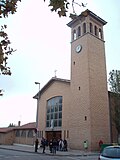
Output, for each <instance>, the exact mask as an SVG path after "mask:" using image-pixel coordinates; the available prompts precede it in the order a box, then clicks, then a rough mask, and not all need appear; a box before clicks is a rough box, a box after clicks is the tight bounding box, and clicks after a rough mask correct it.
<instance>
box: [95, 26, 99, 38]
mask: <svg viewBox="0 0 120 160" xmlns="http://www.w3.org/2000/svg"><path fill="white" fill-rule="evenodd" d="M97 32H98V31H97V26H95V35H96V36H98V33H97Z"/></svg>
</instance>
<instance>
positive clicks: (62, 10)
mask: <svg viewBox="0 0 120 160" xmlns="http://www.w3.org/2000/svg"><path fill="white" fill-rule="evenodd" d="M18 1H20V2H21V0H0V18H1V19H3V18H7V17H8V16H9V14H14V13H15V12H17V4H18ZM45 1H46V0H44V2H45ZM71 4H72V8H73V14H70V17H71V18H73V17H74V15H76V13H75V9H74V5H75V4H76V5H79V6H80V7H85V6H86V5H85V4H83V3H81V4H78V3H77V2H75V0H71ZM69 5H70V3H69V2H68V0H49V7H51V11H55V12H57V13H58V15H59V16H60V17H61V16H66V13H67V12H68V9H69ZM6 28H7V25H5V24H3V25H1V29H0V75H1V74H3V75H11V70H10V67H9V66H8V62H7V60H8V57H9V55H11V54H12V53H13V52H14V50H13V48H11V47H10V44H11V42H10V40H9V38H8V34H7V33H6ZM1 92H2V90H0V95H2V93H1Z"/></svg>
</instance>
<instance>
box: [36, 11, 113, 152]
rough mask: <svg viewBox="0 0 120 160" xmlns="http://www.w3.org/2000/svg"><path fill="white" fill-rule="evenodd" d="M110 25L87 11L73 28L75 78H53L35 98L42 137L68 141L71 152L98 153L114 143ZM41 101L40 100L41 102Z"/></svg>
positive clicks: (74, 22)
mask: <svg viewBox="0 0 120 160" xmlns="http://www.w3.org/2000/svg"><path fill="white" fill-rule="evenodd" d="M105 24H106V21H105V20H103V19H102V18H100V17H99V16H97V15H96V14H94V13H93V12H92V11H90V10H85V11H84V12H82V13H81V14H80V15H79V16H76V17H74V19H72V21H71V22H69V23H68V24H67V26H68V27H70V28H71V78H70V80H67V79H61V78H57V77H53V78H51V79H50V80H49V81H48V83H47V84H46V85H45V86H44V87H43V88H42V89H41V90H40V91H39V93H37V94H36V95H35V96H34V98H36V99H37V101H38V103H39V105H38V106H39V107H38V120H37V122H38V128H37V129H38V133H39V137H42V136H44V137H45V138H47V139H48V140H50V139H51V138H53V137H55V138H57V139H59V138H62V139H66V140H67V142H68V147H69V148H71V149H79V150H84V145H85V143H86V145H87V149H88V150H89V151H92V150H98V148H99V141H100V140H102V141H103V142H104V143H110V140H111V137H110V116H109V99H108V88H107V72H106V59H105V41H104V32H103V26H104V25H105ZM38 97H39V98H38Z"/></svg>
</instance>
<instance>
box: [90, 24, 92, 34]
mask: <svg viewBox="0 0 120 160" xmlns="http://www.w3.org/2000/svg"><path fill="white" fill-rule="evenodd" d="M90 33H93V25H92V23H90Z"/></svg>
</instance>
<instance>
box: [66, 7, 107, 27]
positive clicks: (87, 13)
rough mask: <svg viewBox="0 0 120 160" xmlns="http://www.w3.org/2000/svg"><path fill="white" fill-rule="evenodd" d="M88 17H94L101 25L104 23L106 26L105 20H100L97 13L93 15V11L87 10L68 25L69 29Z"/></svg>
mask: <svg viewBox="0 0 120 160" xmlns="http://www.w3.org/2000/svg"><path fill="white" fill-rule="evenodd" d="M88 15H90V16H91V17H93V18H94V19H96V20H97V21H99V22H100V23H102V24H103V25H105V24H106V23H107V22H106V21H105V20H103V19H102V18H100V17H99V16H97V15H96V14H95V13H93V12H92V11H90V10H88V9H87V10H85V11H83V12H82V13H81V14H80V15H79V16H74V18H73V20H72V21H70V22H69V23H68V24H67V26H68V27H72V26H73V24H74V23H75V22H76V21H78V20H80V19H81V18H83V17H87V16H88Z"/></svg>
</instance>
